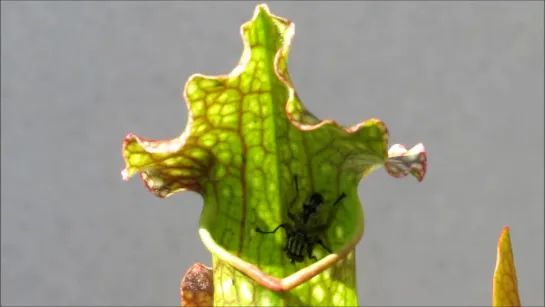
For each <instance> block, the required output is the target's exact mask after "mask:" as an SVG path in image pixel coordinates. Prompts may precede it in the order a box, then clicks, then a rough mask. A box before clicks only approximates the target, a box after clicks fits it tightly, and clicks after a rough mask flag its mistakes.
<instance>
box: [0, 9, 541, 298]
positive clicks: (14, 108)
mask: <svg viewBox="0 0 545 307" xmlns="http://www.w3.org/2000/svg"><path fill="white" fill-rule="evenodd" d="M257 3H258V2H252V1H247V2H204V1H203V2H174V1H172V2H143V1H142V2H125V1H123V2H107V1H96V2H60V1H59V2H56V1H55V2H46V1H42V2H30V1H25V2H6V1H2V3H1V5H2V24H1V26H2V65H1V72H2V113H1V114H2V122H1V128H2V147H1V154H2V178H1V179H2V194H1V195H2V212H1V216H2V228H1V230H2V232H1V233H2V283H1V285H2V286H1V290H2V293H1V294H2V305H68V304H70V305H156V306H157V305H171V306H175V305H178V304H179V288H178V287H179V282H180V278H181V276H182V274H183V273H184V272H185V270H186V269H187V268H188V267H189V266H190V265H191V264H192V263H194V262H197V261H200V262H205V263H207V264H209V263H210V261H211V257H210V255H209V254H208V253H207V251H206V249H205V248H204V246H203V245H202V243H201V242H200V240H199V238H198V235H197V221H198V218H199V214H200V211H201V207H202V200H201V198H200V197H199V196H198V195H197V194H193V193H181V194H177V195H175V196H173V197H171V198H169V199H165V200H161V199H158V198H155V197H154V196H152V194H151V193H149V192H148V191H147V190H146V189H145V188H144V186H143V185H142V183H141V182H140V180H139V179H138V178H134V179H133V180H131V181H129V182H128V183H127V182H123V181H122V180H121V175H120V170H121V169H122V168H123V167H124V164H123V160H122V157H121V142H122V140H123V137H124V136H125V134H126V133H128V132H134V133H136V134H139V135H142V136H145V137H150V138H171V137H174V136H177V135H178V134H179V133H181V131H182V130H183V129H184V128H185V125H186V114H187V113H186V106H185V102H184V101H183V100H182V99H181V94H180V93H181V88H182V87H183V85H184V83H185V81H186V80H187V78H188V77H189V76H190V75H191V74H193V73H197V72H201V73H206V74H220V73H227V72H229V71H230V70H231V69H232V68H234V66H235V65H236V63H237V61H238V59H239V56H240V54H241V50H242V43H241V39H240V34H239V27H240V25H241V24H242V23H243V22H245V21H247V20H249V19H250V18H251V16H252V13H253V10H254V7H255V5H256V4H257ZM269 7H270V9H271V11H272V12H273V13H275V14H278V15H280V16H283V17H286V18H288V19H291V20H293V21H294V22H295V24H296V35H295V41H294V45H293V48H292V52H291V56H290V71H291V74H292V77H293V80H294V82H295V85H296V87H297V89H298V91H299V94H300V96H301V98H302V99H303V102H304V103H305V104H306V106H307V107H308V108H309V109H310V110H312V111H313V112H314V113H315V114H316V115H317V116H319V117H321V118H333V119H337V120H338V121H340V122H341V123H343V124H346V125H348V124H355V123H357V122H359V121H361V120H364V119H367V118H370V117H379V118H381V119H382V120H384V121H385V122H386V123H387V124H388V126H389V128H390V132H391V142H392V144H393V143H403V144H405V145H407V146H413V145H414V144H416V143H417V142H419V141H423V142H424V144H425V145H426V147H427V149H428V153H429V173H428V175H427V178H426V179H425V180H424V182H423V183H421V184H418V183H417V182H416V180H415V179H414V178H407V179H404V180H396V179H393V178H391V177H389V176H388V175H387V174H386V172H385V171H384V170H383V169H380V170H378V171H376V172H375V173H373V174H372V175H370V176H369V177H368V178H367V179H366V180H364V181H363V182H362V184H361V186H360V189H359V194H360V197H361V200H362V202H363V204H364V207H365V214H366V233H365V236H364V238H363V240H362V242H361V243H360V245H359V246H358V249H357V251H358V252H357V253H358V254H357V257H358V274H357V275H358V290H359V293H360V304H362V305H451V306H452V305H490V304H491V278H492V273H493V270H494V266H495V261H496V258H495V257H496V243H497V239H498V236H499V235H500V232H501V230H502V227H503V226H504V225H509V226H511V232H512V240H513V244H514V250H515V261H516V265H517V273H518V277H519V287H520V294H521V299H522V303H523V304H524V305H541V306H543V304H544V300H543V296H544V293H543V288H544V283H543V279H544V278H543V270H544V268H543V257H544V255H543V248H544V247H543V242H544V236H543V231H544V229H543V218H544V217H543V214H544V212H543V208H544V205H543V203H544V199H543V195H544V194H543V193H544V192H543V185H544V182H543V168H544V165H543V155H544V152H543V146H544V144H543V138H544V135H543V112H544V109H543V106H544V96H543V83H544V61H543V52H544V50H543V45H544V42H543V36H544V33H543V2H540V1H537V2H525V3H516V2H496V3H494V2H386V3H378V2H365V3H364V2H337V3H332V2H305V3H302V2H299V3H292V2H269Z"/></svg>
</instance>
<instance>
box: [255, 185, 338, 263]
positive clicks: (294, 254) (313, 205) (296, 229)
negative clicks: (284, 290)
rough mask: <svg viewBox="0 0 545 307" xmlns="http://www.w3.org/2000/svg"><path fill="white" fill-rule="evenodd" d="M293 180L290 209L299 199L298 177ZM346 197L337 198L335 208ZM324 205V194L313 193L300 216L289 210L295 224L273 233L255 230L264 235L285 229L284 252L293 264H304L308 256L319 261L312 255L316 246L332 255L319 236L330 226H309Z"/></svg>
mask: <svg viewBox="0 0 545 307" xmlns="http://www.w3.org/2000/svg"><path fill="white" fill-rule="evenodd" d="M293 179H294V181H295V198H294V199H293V200H292V201H291V203H290V207H292V206H293V205H294V204H295V202H296V201H297V198H298V197H299V185H298V182H297V175H295V176H293ZM344 197H346V194H345V193H342V194H341V196H339V198H337V200H336V201H335V203H334V204H333V206H335V205H337V204H338V203H339V202H340V201H341V200H342V199H343V198H344ZM323 203H324V197H323V196H322V194H320V193H313V194H312V195H311V196H310V197H309V199H308V200H307V201H306V202H305V203H304V204H303V211H302V212H301V213H300V214H299V216H295V215H293V214H292V213H291V212H290V211H289V210H288V217H289V218H290V220H292V222H293V224H290V223H283V224H280V225H278V226H277V227H276V228H275V229H274V230H272V231H263V230H261V229H259V228H256V229H255V230H256V232H259V233H262V234H271V233H275V232H277V231H278V229H280V228H284V230H285V231H286V237H287V241H286V244H285V245H284V251H285V252H286V255H287V256H288V258H289V259H291V263H295V262H303V261H304V260H305V256H307V257H308V258H309V259H312V260H314V261H317V260H318V259H317V258H316V256H314V255H313V254H312V250H313V249H314V246H315V245H316V244H318V245H320V246H322V247H323V248H324V249H325V250H326V251H328V252H329V253H330V254H331V253H332V251H331V249H330V248H328V247H327V246H326V245H325V244H324V243H323V242H322V240H321V239H320V238H319V237H318V235H317V234H320V233H322V232H323V231H325V230H327V228H328V227H329V225H328V224H323V225H318V226H309V225H308V224H307V222H308V221H309V219H310V218H311V217H312V215H314V214H315V213H316V212H317V211H318V208H319V207H320V205H321V204H323Z"/></svg>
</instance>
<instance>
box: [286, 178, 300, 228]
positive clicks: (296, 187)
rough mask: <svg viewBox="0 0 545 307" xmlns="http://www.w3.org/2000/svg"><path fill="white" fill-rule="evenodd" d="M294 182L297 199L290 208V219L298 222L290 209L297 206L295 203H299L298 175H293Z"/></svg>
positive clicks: (294, 199) (295, 198)
mask: <svg viewBox="0 0 545 307" xmlns="http://www.w3.org/2000/svg"><path fill="white" fill-rule="evenodd" d="M293 181H294V182H295V197H294V198H293V200H292V201H291V203H290V205H289V207H288V217H289V218H290V219H291V220H292V221H293V222H297V219H296V218H295V215H293V213H291V212H290V208H293V205H295V202H296V201H297V198H299V183H298V181H297V175H293Z"/></svg>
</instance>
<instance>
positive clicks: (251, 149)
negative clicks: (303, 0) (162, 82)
mask: <svg viewBox="0 0 545 307" xmlns="http://www.w3.org/2000/svg"><path fill="white" fill-rule="evenodd" d="M294 29H295V28H294V24H293V23H291V22H290V21H288V20H285V19H283V18H280V17H278V16H274V15H272V14H271V13H270V12H269V10H268V8H267V6H266V5H259V6H258V7H257V8H256V10H255V13H254V16H253V18H252V20H250V21H249V22H247V23H246V24H244V25H243V26H242V28H241V34H242V38H243V43H244V50H243V55H242V57H241V60H240V62H239V65H238V66H237V67H236V68H235V69H234V70H233V71H232V72H231V73H230V74H228V75H223V76H205V75H201V74H196V75H193V76H192V77H190V79H189V80H188V81H187V84H186V86H185V90H184V96H185V99H186V101H187V104H188V110H189V120H188V124H187V127H186V129H185V131H184V133H183V134H182V135H181V136H180V137H177V138H175V139H172V140H164V141H154V140H148V139H144V138H142V137H138V136H135V135H133V134H129V135H127V137H126V139H125V142H124V145H123V155H124V158H125V160H126V168H125V169H124V170H123V172H122V175H123V178H124V179H125V180H127V179H128V178H129V177H131V176H133V175H135V174H136V173H140V174H141V177H142V179H143V181H144V183H145V184H146V186H147V187H148V188H149V189H150V191H151V192H152V193H154V194H155V195H157V196H159V197H167V196H169V195H172V194H173V193H175V192H178V191H182V190H191V191H195V192H197V193H199V194H201V195H202V197H203V199H204V206H203V210H202V213H201V217H200V226H199V234H200V236H201V239H202V241H203V243H204V244H205V245H206V247H207V248H208V250H210V252H211V253H212V255H213V275H214V276H213V278H214V282H213V284H214V289H215V291H214V304H215V305H217V306H235V305H236V306H250V305H261V306H273V305H274V306H303V305H305V306H308V305H312V306H355V305H357V304H358V301H357V290H356V278H355V259H354V258H355V257H354V256H355V255H354V253H355V252H354V247H355V246H356V244H357V243H358V242H359V240H360V239H361V237H362V235H363V230H364V216H363V210H362V206H361V204H360V201H359V199H358V194H357V187H358V184H359V182H360V180H361V179H362V178H363V177H364V176H365V175H366V174H369V173H370V172H371V171H373V170H374V169H376V168H378V167H380V166H383V165H386V170H387V171H388V173H390V174H391V175H392V176H394V177H401V176H406V175H407V174H409V173H411V174H412V175H414V176H415V177H417V178H418V179H419V180H422V178H423V176H424V173H425V164H426V154H425V150H424V148H423V146H422V145H421V144H419V145H417V146H416V147H414V148H413V149H411V150H409V151H407V150H406V149H405V148H404V147H402V146H400V145H396V146H394V147H392V149H391V150H390V155H389V153H388V149H387V146H388V130H387V128H386V126H385V125H384V123H383V122H381V121H380V120H378V119H369V120H366V121H364V122H362V123H360V124H358V125H355V126H353V127H342V126H340V125H339V124H337V123H336V122H335V121H331V120H325V121H321V120H319V119H317V118H316V117H315V116H314V115H312V114H311V113H310V112H309V111H308V110H307V109H306V108H305V106H304V105H303V104H302V103H301V101H300V100H299V97H298V96H297V94H296V91H295V88H294V86H293V85H292V83H291V79H290V76H289V73H288V70H287V58H288V53H289V48H290V43H291V41H292V38H293V35H294ZM331 103H336V104H339V105H341V104H342V101H335V102H331ZM294 175H297V176H298V183H299V190H300V193H299V198H298V201H297V202H296V203H295V205H294V206H293V207H289V204H290V202H291V200H292V199H293V198H294V196H295V187H294V179H293V178H294ZM312 192H319V193H321V194H323V196H324V198H325V204H324V205H323V207H322V208H321V209H320V211H319V212H318V214H317V215H316V216H315V217H313V223H315V224H316V225H318V224H324V223H326V224H328V225H329V227H328V229H327V230H326V231H324V232H323V233H321V234H320V236H321V237H322V238H323V241H324V243H325V244H326V245H327V246H329V248H331V249H332V250H333V253H332V254H329V255H328V253H327V252H326V251H325V250H324V249H322V248H321V247H320V246H317V247H315V248H314V255H315V256H316V257H317V258H318V259H319V261H317V262H315V261H313V260H308V259H307V260H306V261H305V262H303V263H297V264H295V265H293V264H290V260H289V259H288V258H287V257H286V254H285V252H284V251H283V246H284V244H285V240H286V236H285V232H282V231H278V232H277V233H276V234H274V235H264V234H260V233H256V232H255V228H256V227H259V228H261V229H268V230H271V229H273V228H275V227H276V226H277V225H279V224H281V223H284V222H289V219H288V218H287V214H288V210H289V211H290V212H293V213H294V214H298V213H299V212H300V211H301V208H302V204H303V202H304V201H305V200H306V199H307V198H308V197H309V195H310V194H311V193H312ZM341 193H346V194H347V197H346V198H344V199H343V200H342V202H340V204H339V205H338V206H337V207H335V208H334V207H333V206H332V205H331V204H332V203H333V202H334V201H335V200H336V199H337V197H338V196H339V195H340V194H341Z"/></svg>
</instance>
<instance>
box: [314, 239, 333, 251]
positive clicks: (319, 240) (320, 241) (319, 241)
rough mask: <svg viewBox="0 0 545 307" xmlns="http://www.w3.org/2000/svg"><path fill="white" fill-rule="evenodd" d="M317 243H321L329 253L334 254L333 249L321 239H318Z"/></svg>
mask: <svg viewBox="0 0 545 307" xmlns="http://www.w3.org/2000/svg"><path fill="white" fill-rule="evenodd" d="M316 243H318V244H320V246H321V247H323V248H324V249H325V250H326V251H327V252H328V253H330V254H333V252H332V251H331V249H330V248H329V247H327V246H326V245H325V244H324V242H322V240H321V239H318V240H316Z"/></svg>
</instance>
